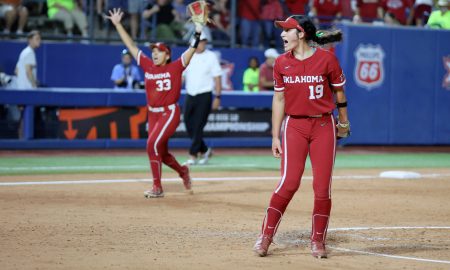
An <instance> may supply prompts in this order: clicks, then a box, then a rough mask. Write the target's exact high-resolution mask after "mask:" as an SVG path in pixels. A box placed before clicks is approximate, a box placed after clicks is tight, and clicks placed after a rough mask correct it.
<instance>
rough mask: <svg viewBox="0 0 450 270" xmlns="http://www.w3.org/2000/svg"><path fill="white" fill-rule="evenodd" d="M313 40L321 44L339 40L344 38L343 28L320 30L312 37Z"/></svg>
mask: <svg viewBox="0 0 450 270" xmlns="http://www.w3.org/2000/svg"><path fill="white" fill-rule="evenodd" d="M311 40H312V41H314V42H315V43H317V44H319V45H325V44H328V43H332V42H339V41H341V40H342V32H341V30H333V31H326V30H319V31H317V32H316V33H315V34H314V35H313V36H312V38H311Z"/></svg>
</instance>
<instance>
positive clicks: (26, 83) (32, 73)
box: [15, 31, 41, 90]
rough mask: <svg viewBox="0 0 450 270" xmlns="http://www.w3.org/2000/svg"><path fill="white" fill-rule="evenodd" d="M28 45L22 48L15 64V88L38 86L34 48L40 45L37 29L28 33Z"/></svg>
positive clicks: (24, 88) (23, 88)
mask: <svg viewBox="0 0 450 270" xmlns="http://www.w3.org/2000/svg"><path fill="white" fill-rule="evenodd" d="M27 38H28V46H27V47H26V48H25V49H23V50H22V52H21V53H20V56H19V60H18V61H17V64H16V72H15V73H16V76H17V89H22V90H26V89H33V88H37V87H38V81H37V77H36V74H37V62H36V54H35V52H34V51H35V50H36V49H37V48H38V47H39V46H40V45H41V34H40V33H39V31H31V32H30V33H28V36H27Z"/></svg>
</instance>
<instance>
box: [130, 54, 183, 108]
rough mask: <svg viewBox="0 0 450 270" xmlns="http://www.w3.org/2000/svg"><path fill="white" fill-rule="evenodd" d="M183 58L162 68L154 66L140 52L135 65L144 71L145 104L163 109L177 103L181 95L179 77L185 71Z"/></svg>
mask: <svg viewBox="0 0 450 270" xmlns="http://www.w3.org/2000/svg"><path fill="white" fill-rule="evenodd" d="M182 59H183V57H180V58H179V59H177V60H176V61H174V62H171V63H169V64H166V65H164V66H156V65H155V64H154V63H153V61H152V60H151V59H150V58H149V57H148V56H146V55H145V54H144V53H143V52H142V51H139V52H138V56H137V63H138V65H139V66H140V67H141V68H142V70H143V71H144V77H145V92H146V94H147V104H148V105H149V106H151V107H163V106H168V105H171V104H174V103H177V102H178V99H179V98H180V94H181V76H182V74H183V70H184V69H185V66H184V63H183V60H182Z"/></svg>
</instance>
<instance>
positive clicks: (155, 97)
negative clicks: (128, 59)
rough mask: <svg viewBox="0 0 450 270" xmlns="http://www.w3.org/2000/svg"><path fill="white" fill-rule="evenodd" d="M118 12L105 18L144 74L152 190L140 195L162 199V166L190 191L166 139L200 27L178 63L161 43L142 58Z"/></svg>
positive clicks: (172, 126)
mask: <svg viewBox="0 0 450 270" xmlns="http://www.w3.org/2000/svg"><path fill="white" fill-rule="evenodd" d="M122 17H123V12H122V11H121V10H120V9H113V10H110V11H109V16H107V15H105V18H107V19H109V20H111V22H112V23H113V24H114V26H115V27H116V30H117V32H118V33H119V36H120V38H121V39H122V41H123V43H124V44H125V45H126V47H127V49H128V51H129V52H130V53H131V55H132V56H133V57H134V58H135V59H136V61H137V63H138V65H139V66H140V67H141V68H142V70H143V71H144V76H145V91H146V95H147V105H148V110H149V114H148V126H149V128H148V139H147V154H148V157H149V160H150V168H151V171H152V174H153V188H152V189H151V190H148V191H146V192H145V193H144V195H145V197H147V198H159V197H164V192H163V188H162V184H161V170H162V163H164V164H166V165H167V166H169V167H170V168H172V169H174V170H175V171H176V172H177V173H178V174H179V175H180V177H181V178H182V179H183V184H184V187H185V189H186V190H191V177H190V175H189V167H188V166H182V165H180V163H178V161H177V160H176V159H175V157H174V156H173V155H172V154H170V153H169V151H168V141H169V138H170V137H171V136H172V135H173V134H174V133H175V130H176V128H177V127H178V124H179V123H180V108H179V105H178V99H179V98H180V94H181V83H182V72H183V70H184V69H185V68H186V66H187V65H188V64H189V62H190V60H191V58H192V56H193V55H194V52H195V49H196V48H197V46H198V43H199V42H200V34H201V31H202V27H203V25H202V24H201V23H196V29H195V33H194V40H193V42H192V43H193V44H192V46H190V47H189V48H188V49H187V50H186V51H185V52H184V53H183V54H182V55H181V57H180V58H179V59H177V60H175V61H173V62H172V61H171V57H172V55H171V50H170V48H169V47H168V46H167V45H166V44H164V43H162V42H158V43H154V44H151V45H150V48H151V51H152V56H151V58H149V57H148V56H146V55H145V54H144V53H143V52H142V51H141V50H140V49H139V48H138V47H137V46H136V45H135V44H134V42H133V40H132V39H131V37H130V36H129V34H128V33H127V32H126V30H125V28H124V27H123V26H122V23H121V20H122Z"/></svg>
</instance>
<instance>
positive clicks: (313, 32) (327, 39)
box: [292, 15, 342, 45]
mask: <svg viewBox="0 0 450 270" xmlns="http://www.w3.org/2000/svg"><path fill="white" fill-rule="evenodd" d="M292 18H294V19H295V20H296V21H297V22H298V24H299V25H300V26H301V27H302V28H303V30H305V39H306V40H311V41H314V42H315V43H317V44H319V45H324V44H327V43H332V42H338V41H341V40H342V32H341V30H333V31H327V30H317V28H316V26H315V25H314V23H313V21H312V20H311V18H310V17H308V16H305V15H294V16H292Z"/></svg>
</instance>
